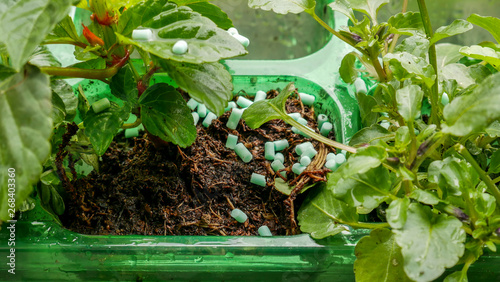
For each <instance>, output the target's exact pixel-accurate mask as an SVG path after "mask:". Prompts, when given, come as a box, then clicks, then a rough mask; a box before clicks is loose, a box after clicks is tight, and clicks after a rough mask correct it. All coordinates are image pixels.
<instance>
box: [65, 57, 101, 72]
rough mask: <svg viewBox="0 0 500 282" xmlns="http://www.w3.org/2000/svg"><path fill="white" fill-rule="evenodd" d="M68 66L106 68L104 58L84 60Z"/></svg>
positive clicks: (90, 68)
mask: <svg viewBox="0 0 500 282" xmlns="http://www.w3.org/2000/svg"><path fill="white" fill-rule="evenodd" d="M89 54H91V53H89ZM69 67H72V68H79V69H87V70H102V69H105V68H106V60H104V59H103V58H96V59H90V60H87V61H84V62H79V63H76V64H74V65H71V66H69Z"/></svg>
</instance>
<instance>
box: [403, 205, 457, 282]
mask: <svg viewBox="0 0 500 282" xmlns="http://www.w3.org/2000/svg"><path fill="white" fill-rule="evenodd" d="M393 233H394V234H395V240H396V242H397V244H398V245H399V246H400V247H401V252H402V254H403V258H404V269H405V272H406V274H407V275H408V277H409V278H410V279H412V280H415V281H431V280H434V279H436V278H438V277H439V276H441V274H443V272H444V271H445V269H446V268H449V267H452V266H454V265H455V264H456V263H457V262H458V260H459V258H460V257H461V256H462V255H463V254H464V250H465V245H464V242H465V237H466V236H465V235H466V234H465V231H464V230H463V229H462V223H461V222H460V221H459V220H458V219H457V218H455V217H452V216H446V215H444V214H440V215H436V214H434V213H432V212H431V210H430V208H429V207H427V206H422V205H420V204H417V203H413V204H410V206H409V208H408V212H407V219H406V223H405V225H404V226H403V227H402V228H400V229H393ZM417 234H418V235H417ZM443 250H445V251H443Z"/></svg>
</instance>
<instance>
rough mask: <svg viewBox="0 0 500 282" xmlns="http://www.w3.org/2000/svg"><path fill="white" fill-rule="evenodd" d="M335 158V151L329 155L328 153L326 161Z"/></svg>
mask: <svg viewBox="0 0 500 282" xmlns="http://www.w3.org/2000/svg"><path fill="white" fill-rule="evenodd" d="M334 159H335V154H334V153H328V155H326V161H329V160H334Z"/></svg>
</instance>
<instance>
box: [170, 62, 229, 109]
mask: <svg viewBox="0 0 500 282" xmlns="http://www.w3.org/2000/svg"><path fill="white" fill-rule="evenodd" d="M160 64H161V66H162V67H163V68H164V69H165V70H166V71H167V73H168V75H169V76H170V77H171V78H172V79H173V80H175V82H176V83H177V85H179V87H180V88H181V89H182V90H184V91H186V92H188V93H189V96H191V97H192V98H194V99H195V100H196V101H198V102H200V103H203V104H205V105H206V106H207V108H208V109H209V110H210V111H212V112H214V113H215V114H216V115H217V116H220V115H222V114H223V113H224V108H225V107H227V104H228V102H229V101H230V100H231V99H232V98H233V84H232V82H231V79H232V78H231V75H230V74H229V72H228V71H227V70H226V69H225V68H224V66H223V65H222V64H221V63H205V64H198V65H195V64H189V63H178V62H174V61H166V60H161V61H160Z"/></svg>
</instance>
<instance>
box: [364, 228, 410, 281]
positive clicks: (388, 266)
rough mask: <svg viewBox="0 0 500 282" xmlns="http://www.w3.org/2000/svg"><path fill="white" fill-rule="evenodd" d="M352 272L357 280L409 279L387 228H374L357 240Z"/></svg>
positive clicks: (399, 253) (399, 249)
mask: <svg viewBox="0 0 500 282" xmlns="http://www.w3.org/2000/svg"><path fill="white" fill-rule="evenodd" d="M354 253H355V255H356V258H357V259H356V261H355V262H354V274H355V275H356V281H358V282H363V281H366V282H372V281H387V282H390V281H411V280H410V279H409V278H408V277H407V276H406V274H405V272H404V268H403V264H404V262H403V256H402V255H401V248H400V247H399V246H398V245H397V244H396V241H395V240H394V235H393V234H392V232H391V231H390V230H388V229H375V230H373V231H372V232H370V235H369V236H365V237H363V238H361V240H359V242H358V243H357V244H356V248H355V249H354Z"/></svg>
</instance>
